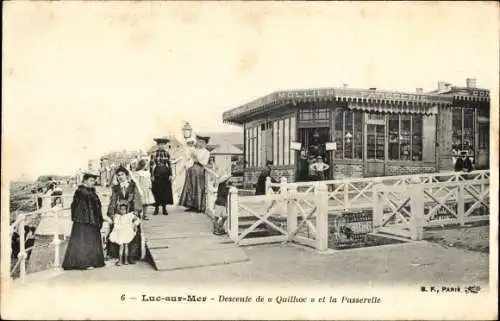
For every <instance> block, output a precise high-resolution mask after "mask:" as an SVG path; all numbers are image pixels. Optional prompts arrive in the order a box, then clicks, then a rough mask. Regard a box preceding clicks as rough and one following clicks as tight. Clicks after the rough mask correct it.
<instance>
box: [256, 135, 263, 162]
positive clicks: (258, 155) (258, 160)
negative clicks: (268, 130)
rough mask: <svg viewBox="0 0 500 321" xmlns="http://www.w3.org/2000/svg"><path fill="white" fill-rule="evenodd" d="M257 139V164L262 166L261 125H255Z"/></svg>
mask: <svg viewBox="0 0 500 321" xmlns="http://www.w3.org/2000/svg"><path fill="white" fill-rule="evenodd" d="M255 141H256V145H257V147H256V149H255V166H260V159H261V156H260V146H261V144H262V142H261V140H260V126H256V127H255Z"/></svg>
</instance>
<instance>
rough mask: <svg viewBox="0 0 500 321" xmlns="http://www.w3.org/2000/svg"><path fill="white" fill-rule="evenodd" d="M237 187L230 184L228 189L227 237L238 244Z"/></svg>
mask: <svg viewBox="0 0 500 321" xmlns="http://www.w3.org/2000/svg"><path fill="white" fill-rule="evenodd" d="M238 215H239V213H238V189H237V188H236V187H234V186H232V187H231V188H230V189H229V216H230V222H229V227H230V230H229V237H230V238H231V240H233V241H234V242H235V243H236V244H238V242H239V240H238V235H239V223H238Z"/></svg>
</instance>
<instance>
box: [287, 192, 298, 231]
mask: <svg viewBox="0 0 500 321" xmlns="http://www.w3.org/2000/svg"><path fill="white" fill-rule="evenodd" d="M297 201H298V200H297V184H289V185H288V203H287V208H286V212H287V213H286V225H287V232H288V235H287V237H288V238H290V236H291V235H292V234H293V233H294V232H295V230H296V229H297V207H296V206H295V202H297Z"/></svg>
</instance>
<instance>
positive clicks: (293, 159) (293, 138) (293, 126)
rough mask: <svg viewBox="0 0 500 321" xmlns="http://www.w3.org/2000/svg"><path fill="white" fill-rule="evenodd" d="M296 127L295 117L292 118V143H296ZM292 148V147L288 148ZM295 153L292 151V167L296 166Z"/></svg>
mask: <svg viewBox="0 0 500 321" xmlns="http://www.w3.org/2000/svg"><path fill="white" fill-rule="evenodd" d="M295 132H296V127H295V117H292V118H290V141H291V142H295V141H296V135H295V134H296V133H295ZM288 147H290V146H288ZM295 153H296V152H295V151H293V150H290V165H294V164H295Z"/></svg>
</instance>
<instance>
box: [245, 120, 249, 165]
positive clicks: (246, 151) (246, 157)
mask: <svg viewBox="0 0 500 321" xmlns="http://www.w3.org/2000/svg"><path fill="white" fill-rule="evenodd" d="M245 136H246V137H245V163H246V164H247V166H250V129H247V130H246V133H245Z"/></svg>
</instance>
